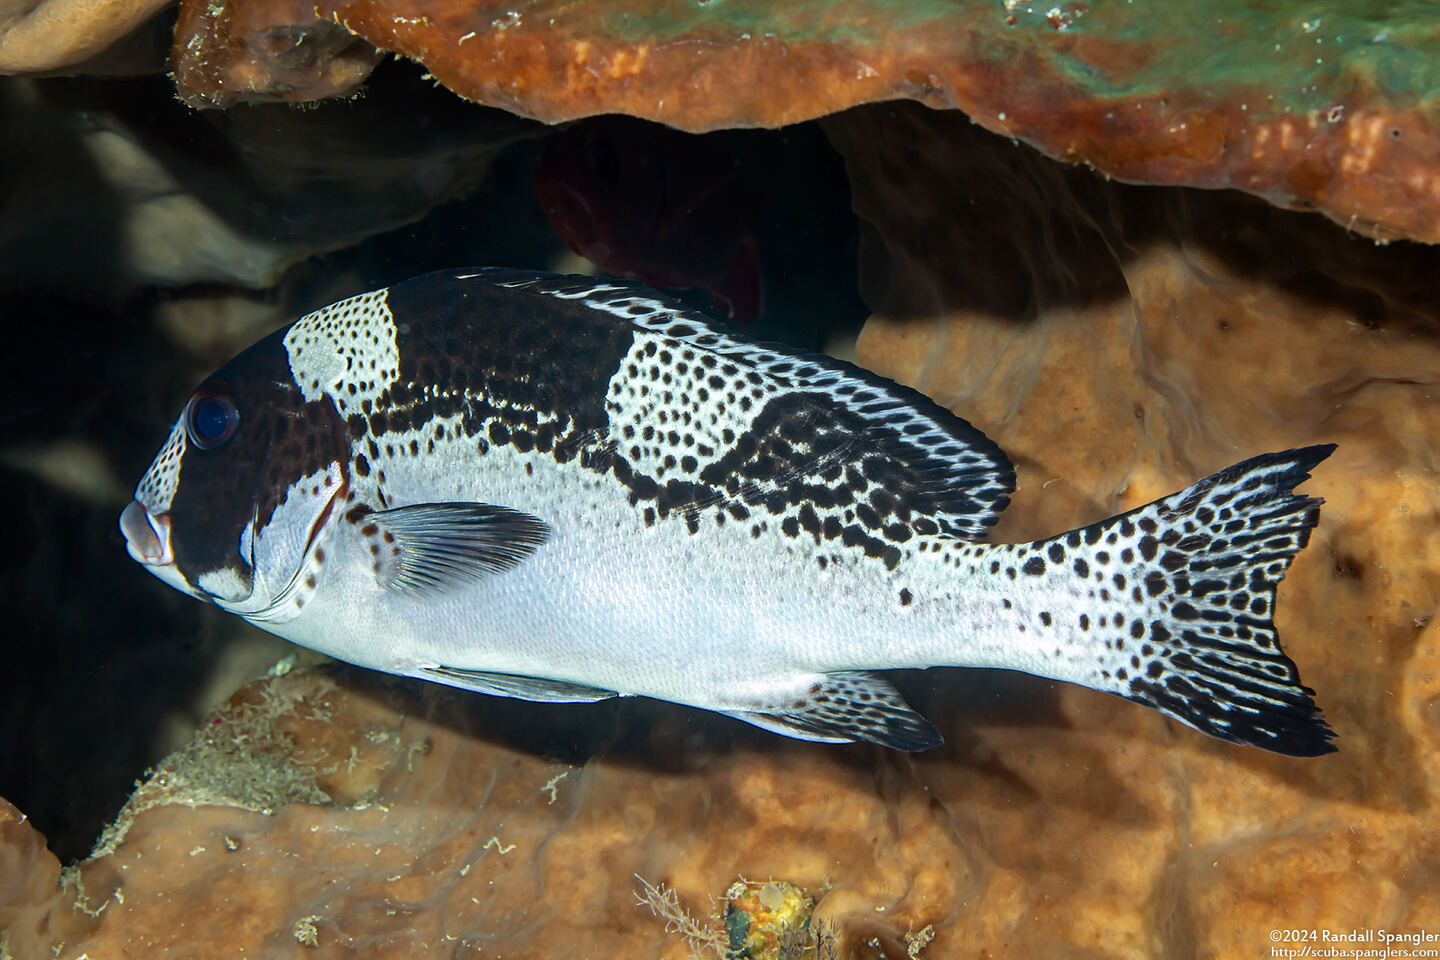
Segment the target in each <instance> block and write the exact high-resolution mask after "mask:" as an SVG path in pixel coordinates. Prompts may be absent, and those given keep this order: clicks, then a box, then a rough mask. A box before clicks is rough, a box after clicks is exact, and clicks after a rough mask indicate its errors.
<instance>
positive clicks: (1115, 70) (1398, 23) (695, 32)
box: [531, 0, 1440, 113]
mask: <svg viewBox="0 0 1440 960" xmlns="http://www.w3.org/2000/svg"><path fill="white" fill-rule="evenodd" d="M595 6H596V5H581V6H580V7H576V6H571V7H569V8H568V10H567V9H566V8H564V7H560V6H558V5H557V6H556V7H555V8H554V9H553V10H545V11H536V13H532V14H531V16H536V15H539V14H541V13H542V12H543V13H544V14H545V15H548V14H550V13H555V14H557V16H555V17H554V18H553V22H554V24H555V25H556V26H557V27H560V28H561V29H562V30H563V29H564V28H566V27H567V26H570V25H571V24H570V23H568V22H567V21H569V20H570V18H572V17H573V18H576V19H577V20H578V18H580V17H583V18H584V19H585V22H586V25H587V29H588V30H592V31H597V32H602V33H604V32H608V33H610V34H611V35H612V36H613V37H614V38H615V39H618V40H623V41H626V42H629V43H637V44H638V43H651V44H669V43H680V42H699V43H735V42H746V41H755V40H761V39H765V40H777V41H780V42H783V43H785V44H789V45H809V44H818V45H825V46H839V47H848V48H851V49H852V50H857V51H858V50H864V49H865V48H872V49H875V50H877V51H878V50H883V49H887V48H893V47H894V46H895V45H896V43H897V36H898V35H911V37H908V38H907V39H906V40H905V42H906V43H921V44H923V45H925V46H927V47H929V48H930V49H931V50H932V51H933V52H937V53H938V52H941V51H948V53H949V55H950V56H953V57H954V59H956V60H957V61H958V60H971V61H980V62H987V63H990V64H993V67H994V69H995V70H997V71H999V72H1003V73H1012V74H1014V76H1013V82H1014V83H1015V84H1016V85H1017V86H1023V85H1025V84H1026V83H1028V82H1033V81H1035V80H1036V79H1037V74H1036V73H1034V72H1032V73H1031V75H1030V76H1026V75H1025V74H1024V73H1018V72H1016V71H1015V66H1016V64H1017V63H1023V62H1033V63H1036V64H1037V65H1040V64H1043V65H1044V67H1045V69H1044V70H1043V71H1040V72H1043V73H1048V74H1050V75H1051V77H1052V78H1059V79H1062V80H1063V81H1066V82H1068V84H1070V85H1072V86H1073V88H1074V89H1075V90H1076V91H1085V92H1088V93H1089V94H1090V95H1092V96H1101V97H1116V98H1134V97H1140V96H1158V95H1163V94H1165V93H1167V92H1172V91H1177V90H1188V91H1192V92H1193V93H1194V94H1196V95H1198V97H1199V98H1201V99H1211V100H1216V101H1220V100H1227V99H1230V98H1231V97H1232V96H1234V95H1243V96H1245V97H1248V98H1249V99H1255V98H1254V96H1253V93H1254V91H1263V92H1264V94H1266V95H1268V96H1270V97H1273V98H1274V99H1273V102H1271V101H1269V100H1261V101H1260V102H1256V103H1250V104H1248V106H1249V108H1250V109H1258V110H1265V109H1268V108H1271V107H1273V108H1274V109H1275V110H1278V111H1280V112H1305V113H1308V112H1311V111H1316V110H1318V111H1321V112H1324V111H1326V110H1327V109H1328V108H1329V107H1330V106H1331V105H1332V104H1333V103H1334V102H1335V100H1336V94H1337V92H1348V91H1351V90H1353V89H1355V88H1357V87H1369V88H1371V89H1373V90H1375V91H1378V92H1380V93H1381V94H1382V95H1383V96H1384V97H1385V98H1386V99H1387V100H1389V101H1390V102H1392V103H1393V104H1394V105H1396V106H1399V107H1419V108H1420V109H1422V110H1426V111H1430V110H1433V109H1434V108H1435V104H1436V98H1437V96H1440V5H1436V4H1433V3H1421V2H1414V0H1411V2H1400V3H1385V2H1379V0H1359V2H1347V0H1310V2H1304V0H1301V2H1293V3H1291V2H1276V0H1271V2H1253V0H1251V2H1246V0H1188V2H1186V3H1156V2H1154V0H1091V2H1084V3H1081V2H1075V0H1064V2H1058V3H1057V2H1051V0H912V2H905V3H895V2H885V0H842V2H837V3H821V2H806V3H790V4H775V3H772V2H769V0H710V2H699V0H671V2H668V3H661V4H657V5H655V7H654V9H653V10H647V11H646V12H645V13H644V14H643V15H641V14H640V13H639V12H638V11H635V10H633V8H632V7H631V6H630V5H628V4H625V3H620V2H614V3H606V4H601V5H599V6H603V7H604V8H606V12H607V14H608V15H606V16H603V17H597V16H596V10H595ZM582 8H583V9H582ZM1087 41H1093V42H1091V43H1089V44H1088V45H1087ZM1097 55H1102V56H1097Z"/></svg>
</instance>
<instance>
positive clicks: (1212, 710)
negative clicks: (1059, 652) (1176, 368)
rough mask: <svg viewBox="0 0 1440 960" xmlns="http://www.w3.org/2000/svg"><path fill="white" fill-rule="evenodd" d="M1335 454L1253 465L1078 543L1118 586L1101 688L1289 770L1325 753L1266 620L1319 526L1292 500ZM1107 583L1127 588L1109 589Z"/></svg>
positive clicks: (1321, 449) (1301, 501)
mask: <svg viewBox="0 0 1440 960" xmlns="http://www.w3.org/2000/svg"><path fill="white" fill-rule="evenodd" d="M1334 449H1335V446H1334V444H1326V445H1323V446H1314V447H1305V448H1303V449H1299V450H1287V451H1285V452H1284V453H1268V454H1264V455H1263V456H1259V457H1254V458H1252V459H1250V460H1246V461H1244V462H1242V463H1237V464H1235V465H1234V466H1232V467H1229V468H1227V469H1225V470H1222V471H1220V472H1219V473H1217V474H1215V475H1213V476H1210V477H1206V478H1205V479H1204V480H1201V481H1199V482H1198V483H1196V484H1194V485H1193V486H1191V487H1189V488H1188V489H1185V490H1182V491H1180V492H1179V493H1176V494H1172V495H1171V496H1168V497H1165V498H1163V499H1161V500H1157V501H1155V502H1154V503H1151V504H1147V505H1146V506H1143V507H1140V508H1138V509H1136V510H1132V511H1130V512H1129V513H1126V514H1123V515H1121V516H1119V517H1115V518H1113V519H1111V520H1106V521H1104V522H1103V523H1098V524H1095V525H1094V526H1092V527H1088V528H1086V529H1084V530H1081V531H1076V534H1078V535H1079V536H1080V537H1082V538H1083V540H1084V542H1085V545H1086V549H1085V551H1084V552H1085V553H1087V554H1089V555H1090V557H1091V558H1092V559H1091V562H1090V564H1089V565H1090V568H1091V569H1092V570H1096V572H1097V576H1101V577H1102V578H1103V580H1104V581H1105V582H1106V583H1107V586H1117V585H1118V584H1120V583H1125V586H1124V587H1122V588H1119V589H1118V590H1117V592H1118V593H1119V594H1120V597H1115V599H1116V600H1120V599H1121V597H1123V598H1124V601H1128V603H1126V602H1124V601H1122V604H1121V606H1120V609H1122V610H1123V609H1124V608H1125V607H1126V606H1128V607H1129V608H1130V611H1129V612H1130V617H1129V620H1128V621H1124V626H1125V629H1124V630H1122V631H1116V634H1117V636H1116V637H1115V639H1113V640H1111V641H1109V642H1107V648H1109V649H1110V650H1111V652H1112V654H1114V656H1113V658H1112V660H1111V662H1110V663H1109V665H1108V668H1107V669H1106V670H1105V671H1104V673H1105V680H1106V681H1107V683H1108V684H1109V685H1110V689H1112V690H1114V691H1115V692H1117V693H1119V694H1120V695H1121V696H1124V697H1127V698H1128V699H1131V700H1135V701H1137V702H1139V703H1144V704H1147V705H1149V706H1152V707H1154V708H1156V709H1157V710H1159V711H1161V712H1162V713H1165V714H1167V715H1169V716H1171V717H1174V718H1175V719H1177V720H1179V721H1181V722H1183V723H1186V724H1189V725H1190V726H1192V727H1195V728H1196V729H1198V730H1202V731H1204V732H1205V733H1208V734H1211V735H1212V736H1216V737H1219V738H1221V739H1222V740H1230V741H1234V742H1236V743H1247V744H1252V745H1254V746H1257V747H1263V748H1265V749H1266V750H1273V751H1275V752H1276V753H1283V754H1288V755H1290V756H1299V757H1312V756H1319V755H1320V754H1324V753H1330V752H1332V751H1334V750H1335V746H1334V745H1333V744H1332V743H1331V742H1330V741H1331V739H1332V738H1333V737H1334V733H1333V732H1332V731H1331V729H1330V727H1329V726H1328V725H1327V724H1326V723H1325V719H1324V717H1323V716H1322V715H1321V713H1320V709H1319V708H1318V707H1316V706H1315V701H1314V700H1313V699H1312V697H1313V696H1314V691H1313V690H1311V689H1310V688H1309V687H1306V686H1303V685H1302V684H1301V683H1300V674H1299V671H1298V670H1297V669H1296V667H1295V663H1294V662H1293V661H1292V660H1291V659H1290V658H1289V657H1287V656H1286V655H1285V653H1284V652H1283V651H1282V650H1281V649H1280V641H1279V638H1278V637H1277V636H1276V633H1275V624H1274V621H1273V620H1272V617H1273V616H1274V609H1275V588H1276V587H1277V586H1278V585H1279V583H1280V581H1281V580H1282V579H1284V577H1285V573H1286V571H1287V570H1288V569H1289V567H1290V561H1291V560H1292V559H1294V557H1295V554H1296V553H1297V552H1298V551H1299V550H1300V549H1301V548H1302V547H1304V546H1305V544H1306V542H1307V541H1308V540H1309V539H1310V531H1311V529H1312V528H1313V527H1314V526H1315V522H1316V520H1317V519H1318V518H1319V513H1320V510H1319V508H1320V503H1321V501H1320V500H1318V499H1316V498H1313V497H1303V496H1297V495H1296V494H1295V493H1293V492H1292V491H1293V490H1294V488H1295V487H1296V486H1297V485H1299V484H1300V483H1302V482H1303V481H1304V480H1305V479H1306V478H1307V477H1308V476H1309V471H1310V470H1311V469H1312V468H1313V467H1314V466H1315V465H1316V464H1318V463H1319V462H1320V461H1322V460H1324V459H1325V458H1326V457H1327V456H1329V455H1330V452H1331V451H1332V450H1334ZM1070 536H1071V537H1074V536H1075V534H1071V535H1070ZM1118 571H1124V572H1125V573H1128V574H1129V577H1124V574H1119V576H1120V577H1121V578H1123V579H1119V580H1116V581H1115V583H1110V581H1111V580H1112V579H1114V578H1115V577H1116V576H1117V573H1118ZM1126 580H1128V581H1129V582H1128V583H1126ZM1107 592H1108V591H1107ZM1112 645H1113V647H1112Z"/></svg>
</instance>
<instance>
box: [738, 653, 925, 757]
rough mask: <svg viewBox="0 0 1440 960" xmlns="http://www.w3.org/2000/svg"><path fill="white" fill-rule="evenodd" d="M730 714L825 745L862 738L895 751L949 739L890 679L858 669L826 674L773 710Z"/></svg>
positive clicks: (765, 727) (772, 729)
mask: <svg viewBox="0 0 1440 960" xmlns="http://www.w3.org/2000/svg"><path fill="white" fill-rule="evenodd" d="M730 716H732V717H735V718H736V719H738V720H744V721H745V722H746V723H752V724H754V725H755V726H757V727H761V728H763V729H766V730H771V731H774V732H776V733H782V734H784V735H786V736H789V737H795V738H797V739H800V740H816V741H820V742H822V743H848V742H851V741H856V740H860V741H865V742H868V743H878V744H880V745H881V746H884V747H890V748H891V749H893V750H928V749H930V748H931V747H938V746H939V745H940V744H942V743H944V742H945V738H944V737H942V736H940V732H939V731H938V730H936V729H935V728H934V727H933V726H931V725H930V721H928V720H926V719H925V718H924V717H922V716H920V714H918V713H916V712H915V711H914V710H912V709H911V708H910V705H909V704H907V703H906V702H905V700H904V699H903V698H902V697H901V696H900V692H899V691H898V690H896V689H895V687H894V685H893V684H891V683H890V681H889V680H886V679H885V678H884V677H879V676H876V675H875V674H873V673H865V672H863V671H858V670H857V671H844V672H840V673H827V674H825V675H824V676H823V677H820V678H818V679H817V680H816V681H815V683H814V684H813V685H812V686H811V688H810V689H809V690H808V691H807V693H806V694H805V696H804V697H802V698H800V699H799V700H795V701H791V702H789V703H784V704H777V705H776V706H775V709H773V710H755V711H738V710H737V711H733V712H731V713H730Z"/></svg>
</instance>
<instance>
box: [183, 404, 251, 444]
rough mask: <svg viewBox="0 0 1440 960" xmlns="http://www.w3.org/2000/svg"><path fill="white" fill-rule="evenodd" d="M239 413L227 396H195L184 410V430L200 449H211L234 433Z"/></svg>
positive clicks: (238, 424)
mask: <svg viewBox="0 0 1440 960" xmlns="http://www.w3.org/2000/svg"><path fill="white" fill-rule="evenodd" d="M238 426H240V413H239V411H237V410H236V409H235V404H234V403H232V402H231V400H230V398H229V397H224V396H195V397H192V398H191V400H190V405H189V407H188V408H187V409H186V411H185V432H186V434H187V435H188V436H189V438H190V440H191V442H192V443H194V444H195V445H196V446H197V447H199V448H200V449H202V450H213V449H215V448H216V447H218V446H220V445H221V444H223V443H224V442H225V441H227V440H229V439H230V438H231V437H232V436H234V435H235V428H236V427H238Z"/></svg>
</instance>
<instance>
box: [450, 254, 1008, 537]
mask: <svg viewBox="0 0 1440 960" xmlns="http://www.w3.org/2000/svg"><path fill="white" fill-rule="evenodd" d="M458 276H459V277H460V278H462V279H465V280H468V281H478V282H480V283H484V284H491V285H495V286H500V287H505V288H508V289H511V290H517V291H525V292H530V293H535V294H543V295H546V296H549V297H551V298H554V299H555V301H556V303H560V304H566V305H567V306H566V307H565V308H564V309H565V310H567V311H574V310H576V309H577V308H578V306H579V305H581V304H583V305H584V306H585V307H586V308H588V309H589V310H591V311H593V312H595V313H599V314H603V315H606V316H608V317H611V318H619V319H621V320H622V322H623V324H624V325H625V326H627V327H628V326H631V325H633V327H634V328H635V329H637V330H644V331H648V332H650V333H656V334H661V335H663V336H666V337H669V338H671V340H672V342H673V343H674V344H675V345H676V346H678V347H681V348H685V349H690V350H694V351H696V352H697V353H699V354H703V355H706V356H707V357H709V358H710V359H711V360H712V361H713V360H718V361H720V365H728V366H733V367H734V368H737V369H738V370H739V371H741V373H743V374H744V375H745V383H746V384H752V383H753V384H762V382H763V384H766V385H771V386H774V387H776V388H778V389H777V395H776V396H773V397H771V398H769V399H766V400H764V401H763V403H764V407H763V409H762V410H760V412H759V413H758V415H757V416H756V417H755V419H754V421H753V423H748V424H747V427H746V430H745V431H744V433H745V435H744V436H741V437H740V438H739V439H738V440H737V442H736V443H735V444H734V445H733V446H731V448H730V450H729V452H728V453H726V454H725V455H724V456H723V457H721V458H720V460H719V461H718V462H715V463H712V464H710V465H709V466H708V467H706V468H705V469H704V470H703V471H701V473H700V476H699V480H700V484H701V485H702V486H703V487H706V488H709V489H708V490H704V491H699V490H697V491H696V492H697V493H700V494H701V497H702V499H701V500H700V501H698V502H697V503H696V505H697V506H702V507H703V506H713V505H726V504H730V503H737V504H740V505H753V503H754V502H756V501H758V500H764V501H767V502H773V503H775V504H776V505H777V506H778V505H779V504H781V503H782V502H785V501H787V500H791V499H793V498H799V500H802V501H803V500H806V499H808V498H810V497H812V496H816V495H818V496H819V497H821V498H822V499H828V500H832V501H838V502H841V503H849V502H850V501H852V500H862V501H864V500H868V499H869V498H870V497H871V496H872V494H876V492H877V491H879V493H878V498H879V499H878V506H877V505H874V504H868V503H867V504H866V506H865V509H866V510H872V511H874V518H875V522H874V523H868V522H866V521H865V520H863V519H862V521H861V522H860V524H859V525H858V526H857V525H853V524H852V525H851V526H853V529H852V531H851V534H852V536H853V537H854V538H855V539H857V541H873V543H874V544H877V545H880V546H883V544H882V543H881V541H880V540H878V539H876V538H875V531H876V530H877V529H880V528H885V527H888V528H890V529H891V530H892V531H898V530H899V528H900V527H904V528H907V529H908V530H909V532H910V534H914V533H919V534H930V533H941V534H944V535H946V536H951V537H956V538H958V539H962V540H978V539H980V538H982V537H984V536H985V534H986V533H987V531H988V530H989V529H990V527H991V526H992V525H994V523H995V521H996V519H998V517H999V515H1000V511H1002V510H1004V509H1005V506H1006V505H1007V504H1008V503H1009V495H1010V493H1011V491H1012V490H1013V489H1014V487H1015V472H1014V469H1013V468H1012V467H1011V465H1010V461H1009V460H1008V459H1007V458H1006V456H1005V454H1004V453H1003V452H1002V451H1001V450H1000V448H999V447H998V446H996V445H995V444H994V443H993V442H991V441H990V440H989V439H988V438H987V437H986V436H985V435H984V434H983V433H981V432H980V431H979V430H977V429H976V428H975V427H973V426H971V425H970V424H969V423H967V422H966V421H964V420H962V419H961V418H960V417H958V416H956V415H955V414H954V413H952V412H951V411H949V410H947V409H945V408H944V407H941V406H939V405H938V404H936V403H935V402H934V401H932V400H930V399H929V398H928V397H926V396H924V395H923V394H921V393H919V392H917V391H915V390H912V389H910V388H909V387H905V386H902V385H900V384H898V383H895V382H893V381H890V380H886V379H885V378H883V377H880V376H877V375H875V374H873V373H871V372H869V371H867V370H863V369H861V368H859V367H856V366H854V365H853V364H850V363H846V362H844V361H841V360H837V359H835V358H833V357H828V356H824V355H823V354H818V353H810V352H808V351H804V350H798V349H796V348H794V347H791V346H785V345H781V344H773V343H764V342H761V341H756V340H751V339H750V338H749V337H747V336H745V335H744V334H741V333H738V332H736V331H734V330H731V329H730V328H729V327H728V326H726V325H725V324H723V323H719V322H716V321H714V320H712V319H710V318H709V317H707V316H705V315H704V314H702V313H699V312H697V311H694V310H691V309H689V308H687V307H685V306H684V305H683V304H681V303H679V302H678V301H675V300H672V299H670V298H668V297H666V296H664V295H662V294H659V293H656V292H655V291H654V290H650V289H648V288H647V287H644V286H641V285H639V284H635V283H630V282H627V281H624V280H617V279H613V278H604V279H597V278H595V277H573V276H557V275H553V274H543V273H531V272H528V271H518V270H509V269H499V268H484V269H476V270H468V271H464V272H463V273H461V274H459V275H458ZM549 312H550V313H553V312H554V308H552V310H551V311H549ZM739 376H740V375H739V374H735V373H730V374H726V375H724V376H719V375H717V377H718V379H720V380H722V381H724V382H723V383H722V384H721V385H720V386H713V385H712V389H714V390H715V391H716V393H717V394H720V393H722V392H727V391H728V390H729V389H730V388H732V387H740V386H742V384H741V382H740V380H739V379H738V377H739ZM751 378H755V379H751ZM736 392H737V393H742V391H736ZM711 402H712V403H714V404H719V403H720V401H719V399H718V398H717V399H715V400H713V401H711ZM737 402H742V403H743V402H748V399H747V398H746V397H744V396H740V397H739V399H738V401H737ZM737 432H739V431H737ZM841 448H843V449H841ZM739 487H743V488H744V491H743V492H742V491H741V490H740V489H738V488H739ZM717 492H719V493H717ZM669 499H670V501H671V502H670V503H669V504H666V506H668V507H672V508H673V507H675V506H678V505H679V501H678V500H677V494H673V493H672V494H671V495H669ZM681 499H683V498H681ZM908 535H909V534H904V535H902V536H908Z"/></svg>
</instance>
